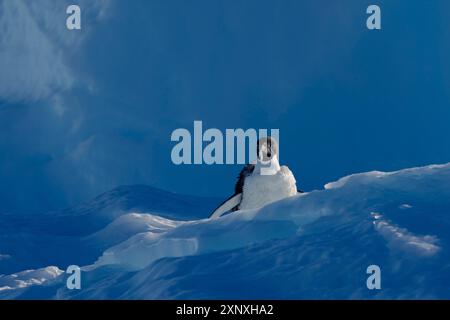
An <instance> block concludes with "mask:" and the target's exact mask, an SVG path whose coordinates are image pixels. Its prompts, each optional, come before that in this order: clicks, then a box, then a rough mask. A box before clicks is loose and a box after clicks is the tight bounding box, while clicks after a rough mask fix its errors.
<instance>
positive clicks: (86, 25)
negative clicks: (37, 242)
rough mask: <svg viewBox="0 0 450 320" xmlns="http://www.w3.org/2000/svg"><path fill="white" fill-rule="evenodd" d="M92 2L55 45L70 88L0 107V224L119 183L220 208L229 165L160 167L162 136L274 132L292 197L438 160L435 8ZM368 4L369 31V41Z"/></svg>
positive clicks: (448, 77)
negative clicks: (212, 201) (101, 10)
mask: <svg viewBox="0 0 450 320" xmlns="http://www.w3.org/2000/svg"><path fill="white" fill-rule="evenodd" d="M89 3H90V2H85V3H84V4H81V6H82V10H84V11H83V14H84V15H83V29H82V30H81V31H78V32H79V33H78V34H75V35H74V34H71V35H70V37H71V38H70V42H69V43H63V44H60V43H59V42H58V41H57V40H55V41H53V40H52V41H53V42H52V45H53V48H55V47H56V49H55V52H58V53H59V52H61V53H62V54H63V55H64V59H63V61H64V64H65V65H66V67H67V69H68V70H70V74H71V76H72V78H73V81H72V83H71V84H70V86H67V87H64V88H58V87H56V88H54V90H53V91H52V92H51V93H50V94H46V95H44V96H42V97H39V98H36V97H34V98H32V99H28V98H20V96H19V97H11V96H8V95H3V96H0V102H1V106H0V203H1V207H0V211H11V212H23V213H25V212H40V211H45V210H50V209H56V208H61V207H64V206H68V205H71V204H75V203H78V202H80V201H83V200H87V199H89V198H91V197H93V196H96V195H98V194H99V193H101V192H104V191H107V190H109V189H112V188H114V187H116V186H118V185H123V184H148V185H152V186H155V187H159V188H163V189H166V190H170V191H173V192H178V193H187V194H195V195H207V196H223V197H225V196H228V195H229V194H230V193H231V192H232V189H233V184H234V182H235V176H236V175H237V173H238V171H239V169H240V166H205V165H202V166H178V167H177V166H175V165H173V164H172V162H171V160H170V152H171V148H172V147H173V145H174V143H172V142H171V141H170V134H171V132H172V131H173V130H174V129H176V128H180V127H185V128H188V129H192V126H193V121H194V120H202V121H203V124H204V126H205V127H206V128H209V127H216V128H220V129H225V128H244V129H245V128H279V129H280V138H281V146H280V148H281V150H282V151H281V152H282V159H281V160H282V163H283V164H287V165H288V166H289V167H290V168H291V170H292V171H293V172H294V174H295V176H296V178H297V180H298V185H299V187H300V188H302V189H305V190H311V189H315V188H321V187H322V186H323V184H325V183H327V182H329V181H332V180H335V179H337V178H339V177H341V176H344V175H348V174H351V173H356V172H361V171H369V170H383V171H389V170H397V169H401V168H406V167H412V166H420V165H425V164H431V163H445V162H448V161H450V144H449V138H450V126H449V120H450V106H449V92H450V91H449V88H450V86H449V85H450V63H449V57H450V38H449V37H450V31H449V30H450V19H449V18H450V17H449V15H450V5H449V4H448V2H446V1H360V0H355V1H350V0H348V1H329V0H320V1H319V0H307V1H298V0H292V1H288V0H283V1H274V0H271V1H268V0H245V1H229V0H221V1H220V0H213V1H212V0H195V1H175V0H169V1H168V0H164V1H163V0H158V1H155V0H151V1H148V0H145V1H144V0H140V1H138V0H133V1H112V2H111V4H110V5H109V6H108V7H107V9H105V12H106V14H105V17H104V18H102V19H96V18H95V17H96V16H95V15H93V14H92V15H90V14H88V13H89V10H90V9H89V8H88V7H87V6H89ZM370 4H378V5H379V6H380V7H381V10H382V30H380V31H369V30H367V29H366V26H365V23H366V18H367V14H366V8H367V6H368V5H370ZM65 5H66V4H64V3H63V2H61V3H60V4H58V8H60V9H61V10H59V12H60V16H58V17H57V21H60V24H61V28H64V24H65V17H66V15H65V7H64V6H65ZM36 10H39V9H36ZM34 12H38V11H34ZM6 14H8V13H6ZM47 18H48V17H47ZM0 19H2V18H1V17H0ZM3 19H4V17H3ZM36 19H37V20H36V21H37V26H38V27H40V28H41V29H42V30H43V31H42V32H45V34H46V35H47V37H48V38H49V39H53V33H52V32H53V29H51V28H46V27H45V21H44V22H43V19H44V18H40V19H38V18H36ZM0 21H1V20H0ZM15 21H16V23H17V25H20V24H21V23H22V22H21V19H20V17H19V18H18V19H16V20H15ZM58 23H59V22H58ZM15 28H17V27H15ZM25 29H26V28H25ZM59 32H60V33H61V34H64V32H66V31H65V30H62V31H61V30H59ZM67 32H69V31H67ZM55 37H56V30H55ZM63 37H64V36H63ZM77 37H80V38H81V37H83V41H82V42H81V40H79V39H77ZM23 39H25V40H26V41H28V40H27V38H26V37H25V38H23ZM25 40H24V41H25ZM78 41H79V42H78ZM0 44H1V46H2V47H3V48H4V50H6V52H7V53H8V52H9V51H8V50H12V44H10V43H9V42H8V40H7V39H6V40H5V38H4V39H2V40H0ZM58 45H60V46H61V48H60V50H59V49H58ZM3 57H4V56H3ZM17 59H21V56H20V55H18V56H17ZM39 61H40V60H39ZM49 65H51V61H50V62H49ZM44 67H45V66H44ZM0 72H2V73H3V74H4V75H7V77H8V78H9V79H13V80H14V78H15V77H14V73H15V72H17V70H15V69H13V68H11V69H8V68H6V67H5V68H4V70H1V71H0ZM13 80H12V81H13ZM13 85H14V83H13ZM16 85H17V86H18V88H19V89H20V87H21V85H22V84H21V83H17V84H16ZM61 110H63V111H61Z"/></svg>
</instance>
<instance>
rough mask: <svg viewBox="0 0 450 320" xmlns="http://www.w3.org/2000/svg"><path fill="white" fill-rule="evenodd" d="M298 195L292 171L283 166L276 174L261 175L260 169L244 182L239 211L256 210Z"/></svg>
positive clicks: (256, 169)
mask: <svg viewBox="0 0 450 320" xmlns="http://www.w3.org/2000/svg"><path fill="white" fill-rule="evenodd" d="M296 194H297V185H296V181H295V178H294V175H293V174H292V172H291V170H289V168H288V167H286V166H282V167H280V169H279V170H277V172H276V173H274V174H268V175H261V174H260V172H258V168H255V172H254V173H253V174H252V175H251V176H249V177H247V178H246V179H245V182H244V189H243V193H242V201H241V203H240V205H239V209H256V208H260V207H262V206H264V205H266V204H268V203H271V202H274V201H278V200H281V199H284V198H286V197H290V196H293V195H296Z"/></svg>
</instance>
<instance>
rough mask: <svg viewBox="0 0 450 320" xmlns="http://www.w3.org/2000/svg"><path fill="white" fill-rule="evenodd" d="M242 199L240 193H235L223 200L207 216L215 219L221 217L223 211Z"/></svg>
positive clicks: (235, 205)
mask: <svg viewBox="0 0 450 320" xmlns="http://www.w3.org/2000/svg"><path fill="white" fill-rule="evenodd" d="M241 200H242V193H238V194H235V195H233V196H231V197H230V198H228V199H227V200H225V201H224V202H223V203H222V204H221V205H220V206H219V207H218V208H217V209H216V210H214V212H213V213H212V214H211V216H210V217H209V218H210V219H217V218H219V217H221V216H222V215H223V214H224V213H226V212H228V211H230V210H232V209H233V208H235V207H237V206H238V205H239V203H241Z"/></svg>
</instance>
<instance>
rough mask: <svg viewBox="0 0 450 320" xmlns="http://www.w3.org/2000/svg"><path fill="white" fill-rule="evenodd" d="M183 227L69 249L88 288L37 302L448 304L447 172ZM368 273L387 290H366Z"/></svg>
mask: <svg viewBox="0 0 450 320" xmlns="http://www.w3.org/2000/svg"><path fill="white" fill-rule="evenodd" d="M179 199H180V200H181V199H182V196H179ZM181 203H182V201H180V202H179V203H178V204H177V205H181V207H180V208H177V210H176V212H177V214H180V213H181V212H182V209H183V208H182V204H181ZM87 210H90V209H88V208H87ZM92 212H93V211H92ZM105 215H108V214H107V212H104V213H103V214H102V215H100V216H105ZM175 216H176V215H175V214H172V217H170V214H169V215H167V214H166V215H163V217H162V216H160V215H158V214H155V213H154V212H150V213H144V212H139V213H136V212H135V211H129V213H122V214H120V215H117V216H116V215H114V218H113V219H112V220H111V221H110V222H108V223H106V224H103V227H102V228H99V229H97V230H95V232H93V233H91V234H89V235H82V236H80V239H79V240H80V242H79V243H83V244H84V247H80V248H79V249H78V251H77V249H76V246H75V247H73V248H72V250H74V253H77V252H78V254H81V253H82V252H85V251H84V250H91V252H92V253H93V254H92V257H94V256H95V255H94V253H95V254H96V257H94V258H92V259H91V260H90V261H88V263H85V264H83V270H84V271H83V273H82V276H83V280H82V287H83V289H82V290H79V291H78V290H73V291H70V290H68V289H66V288H65V286H63V285H62V284H61V283H58V282H55V284H53V286H50V288H51V289H52V290H49V285H47V286H43V285H42V284H40V283H36V284H35V285H34V286H32V287H30V288H34V290H33V297H36V296H38V297H41V298H57V299H92V298H96V299H103V298H114V299H130V298H133V299H161V298H165V299H168V298H180V299H194V298H205V299H232V298H234V299H240V298H247V299H258V298H259V299H261V298H275V299H280V298H289V299H293V298H296V299H302V298H305V299H311V298H318V299H332V298H334V299H348V298H350V299H351V298H360V299H361V298H362V299H373V298H409V299H415V298H441V299H448V298H450V290H449V289H448V288H450V274H449V272H450V254H449V253H450V251H449V245H450V234H449V230H450V164H447V165H433V166H428V167H422V168H413V169H406V170H402V171H398V172H391V173H383V172H368V173H361V174H355V175H351V176H348V177H344V178H342V179H340V180H339V181H336V182H333V183H329V184H327V185H326V188H325V189H324V190H317V191H312V192H309V193H306V194H301V195H297V196H293V197H290V198H287V199H284V200H280V201H278V202H274V203H271V204H269V205H267V206H264V207H262V208H260V209H257V210H241V211H237V212H234V213H231V214H229V215H226V216H224V217H221V218H219V219H214V220H209V219H198V218H192V219H183V220H181V219H176V218H175ZM92 219H94V218H92ZM86 248H87V249H86ZM103 248H104V249H105V250H103ZM0 249H2V248H0ZM42 250H44V248H42ZM101 251H103V253H102V252H101ZM2 252H8V253H11V256H12V257H14V252H13V251H11V250H6V249H2ZM10 260H11V259H8V260H6V261H10ZM0 263H1V262H0ZM74 263H75V261H74ZM75 264H76V263H75ZM372 264H376V265H379V266H380V268H381V272H382V289H381V290H369V289H367V287H366V279H367V277H368V275H367V273H366V269H367V267H368V266H369V265H372ZM0 266H1V264H0ZM60 267H61V268H62V269H64V268H65V267H66V266H65V265H64V266H60ZM0 270H1V269H0ZM63 276H64V275H63V274H61V275H60V276H59V277H60V278H61V277H63ZM4 277H5V276H4ZM6 277H8V276H6ZM4 286H6V285H4ZM41 287H43V288H44V287H45V289H42V292H41V291H39V288H41ZM15 291H16V290H7V291H6V292H9V293H10V294H11V295H10V297H13V296H14V297H15V296H18V297H22V298H24V297H25V298H26V297H28V296H29V295H28V296H27V292H29V291H27V290H26V289H25V290H23V289H22V291H21V293H20V294H19V295H18V294H17V293H14V295H13V292H15ZM2 297H6V298H8V294H7V295H4V296H2Z"/></svg>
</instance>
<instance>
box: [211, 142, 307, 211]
mask: <svg viewBox="0 0 450 320" xmlns="http://www.w3.org/2000/svg"><path fill="white" fill-rule="evenodd" d="M256 154H257V161H256V164H247V165H246V166H245V167H244V168H243V169H242V171H241V173H240V174H239V178H238V181H237V183H236V185H235V188H234V195H232V196H231V197H230V198H228V199H227V200H225V201H224V202H223V203H222V204H221V205H220V206H219V207H218V208H217V209H216V210H214V212H213V213H212V214H211V216H210V218H212V219H214V218H219V217H221V216H222V215H224V214H226V213H228V212H231V211H237V210H245V209H256V208H260V207H263V206H264V205H266V204H268V203H271V202H274V201H278V200H281V199H284V198H287V197H291V196H294V195H296V194H298V193H302V191H300V190H298V189H297V185H296V181H295V178H294V175H293V174H292V172H291V170H289V168H288V167H287V166H280V164H279V162H278V145H277V143H276V141H275V140H274V139H273V138H272V137H265V138H261V139H260V140H259V141H258V144H257V148H256Z"/></svg>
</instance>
